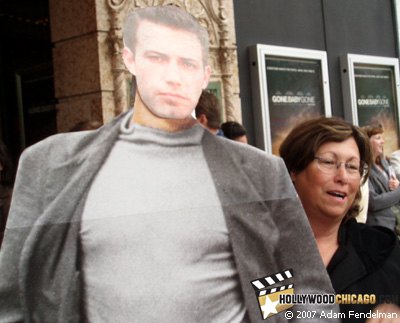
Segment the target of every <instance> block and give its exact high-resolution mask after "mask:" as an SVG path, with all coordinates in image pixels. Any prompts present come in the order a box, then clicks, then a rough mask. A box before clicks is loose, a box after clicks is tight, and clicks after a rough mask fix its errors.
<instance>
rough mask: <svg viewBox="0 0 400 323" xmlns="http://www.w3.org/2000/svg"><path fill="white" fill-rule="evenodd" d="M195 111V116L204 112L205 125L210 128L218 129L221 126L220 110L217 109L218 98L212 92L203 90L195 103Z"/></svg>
mask: <svg viewBox="0 0 400 323" xmlns="http://www.w3.org/2000/svg"><path fill="white" fill-rule="evenodd" d="M195 113H196V118H198V117H200V116H201V115H202V114H204V115H205V116H206V117H207V120H208V123H207V125H208V127H210V128H211V129H219V128H220V127H221V112H220V110H219V100H218V98H217V97H216V96H215V95H214V94H212V93H210V92H208V91H206V90H203V92H202V93H201V96H200V99H199V102H198V103H197V106H196V109H195Z"/></svg>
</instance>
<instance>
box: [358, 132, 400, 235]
mask: <svg viewBox="0 0 400 323" xmlns="http://www.w3.org/2000/svg"><path fill="white" fill-rule="evenodd" d="M362 130H363V131H364V132H365V134H366V135H367V136H368V138H369V140H370V142H371V147H372V161H373V164H372V167H371V175H370V177H369V182H368V185H369V186H368V188H369V203H368V215H367V224H369V225H380V226H383V227H386V228H389V229H391V230H395V231H396V232H397V234H398V235H399V234H400V224H399V222H400V188H399V184H400V182H399V180H398V179H397V178H396V175H395V174H394V171H393V168H392V167H391V166H390V164H389V162H388V161H387V160H386V158H384V156H383V144H384V143H385V141H384V139H383V129H382V128H381V127H378V126H366V127H363V128H362Z"/></svg>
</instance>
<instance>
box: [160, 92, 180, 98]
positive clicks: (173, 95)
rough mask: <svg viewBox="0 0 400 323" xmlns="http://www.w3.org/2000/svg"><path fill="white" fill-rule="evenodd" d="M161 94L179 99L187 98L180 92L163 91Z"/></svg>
mask: <svg viewBox="0 0 400 323" xmlns="http://www.w3.org/2000/svg"><path fill="white" fill-rule="evenodd" d="M159 95H162V96H167V97H171V98H177V99H181V100H186V97H184V96H183V95H181V94H178V93H170V92H161V93H159Z"/></svg>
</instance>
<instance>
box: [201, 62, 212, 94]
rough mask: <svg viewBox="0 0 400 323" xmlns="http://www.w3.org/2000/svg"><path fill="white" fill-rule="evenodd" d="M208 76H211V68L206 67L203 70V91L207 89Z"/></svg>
mask: <svg viewBox="0 0 400 323" xmlns="http://www.w3.org/2000/svg"><path fill="white" fill-rule="evenodd" d="M210 76H211V67H210V66H208V65H207V66H206V67H205V68H204V78H203V90H205V89H206V88H207V85H208V82H210Z"/></svg>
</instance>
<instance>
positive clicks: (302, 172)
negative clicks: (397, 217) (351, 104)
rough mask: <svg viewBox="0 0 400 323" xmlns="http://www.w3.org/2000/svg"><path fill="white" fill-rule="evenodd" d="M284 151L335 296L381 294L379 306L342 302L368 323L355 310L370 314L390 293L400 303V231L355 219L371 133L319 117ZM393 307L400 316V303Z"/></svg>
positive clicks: (343, 308)
mask: <svg viewBox="0 0 400 323" xmlns="http://www.w3.org/2000/svg"><path fill="white" fill-rule="evenodd" d="M279 152H280V155H281V157H282V158H283V160H284V161H285V164H286V167H287V168H288V171H289V173H290V176H291V179H292V181H293V184H294V187H295V189H296V191H297V193H298V195H299V198H300V200H301V202H302V204H303V207H304V210H305V211H306V215H307V217H308V220H309V222H310V225H311V228H312V231H313V233H314V236H315V239H316V241H317V245H318V249H319V252H320V254H321V257H322V260H323V262H324V264H325V266H326V269H327V271H328V274H329V276H330V278H331V281H332V285H333V287H334V289H335V292H336V294H337V295H341V294H346V295H350V294H357V295H371V294H374V295H375V296H376V304H343V303H342V304H340V308H341V312H342V313H343V314H344V316H343V317H342V321H343V322H364V321H365V318H364V319H362V318H361V319H357V318H356V317H354V316H351V313H354V312H355V313H368V312H369V311H370V310H373V309H374V307H375V306H376V305H377V304H379V303H384V302H385V297H386V295H390V300H391V301H392V302H394V303H395V304H397V305H399V304H400V262H399V259H400V246H399V243H398V240H397V237H396V235H395V234H394V233H393V231H391V230H389V229H387V228H383V227H371V226H368V225H366V224H361V223H357V222H356V220H355V219H354V218H355V217H356V216H357V215H358V212H359V202H360V198H361V196H360V184H361V183H364V182H365V181H366V179H367V177H368V173H369V167H368V166H369V165H370V164H371V146H370V143H369V140H368V137H367V136H366V135H365V134H364V133H363V132H362V131H361V130H360V129H359V128H358V127H356V126H353V125H352V124H350V123H348V122H346V121H343V120H341V119H338V118H325V117H322V118H316V119H311V120H308V121H306V122H304V123H301V124H299V125H298V126H296V127H295V128H294V129H293V130H292V131H291V132H290V133H289V135H288V136H287V138H286V139H285V140H284V141H283V142H282V144H281V146H280V150H279ZM350 303H351V302H350ZM380 310H381V311H382V310H383V308H382V307H381V308H380ZM388 310H389V311H392V310H394V311H395V312H396V311H397V313H398V314H400V312H398V308H397V307H391V308H389V309H388ZM351 311H354V312H351ZM399 317H400V315H399ZM385 322H386V321H385Z"/></svg>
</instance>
